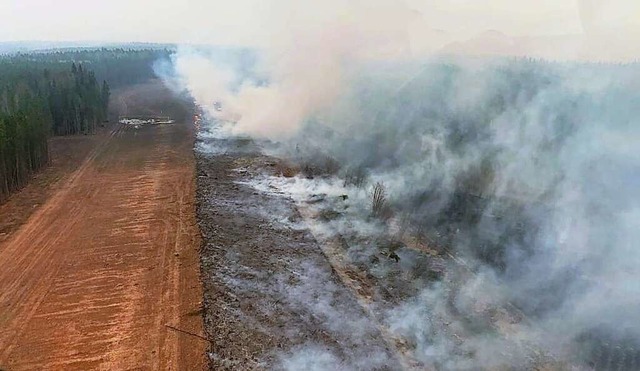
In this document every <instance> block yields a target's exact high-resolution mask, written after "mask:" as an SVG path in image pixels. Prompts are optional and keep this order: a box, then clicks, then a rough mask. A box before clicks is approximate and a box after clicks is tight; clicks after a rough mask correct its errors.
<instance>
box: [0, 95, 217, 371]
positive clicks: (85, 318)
mask: <svg viewBox="0 0 640 371" xmlns="http://www.w3.org/2000/svg"><path fill="white" fill-rule="evenodd" d="M114 95H115V96H116V99H117V100H119V101H120V104H116V105H114V106H115V107H116V108H118V109H119V110H120V111H119V113H121V114H151V113H153V114H161V113H162V114H173V111H180V110H179V108H181V107H180V105H179V104H177V103H175V102H173V101H172V100H171V97H170V93H169V92H167V91H166V90H164V89H163V88H162V86H161V85H159V84H157V83H153V84H147V85H144V86H138V87H136V88H134V89H129V90H127V91H124V92H119V93H117V94H114ZM182 109H183V110H182V111H180V112H186V109H184V107H182ZM160 111H162V112H160ZM186 116H187V115H186V114H184V115H183V116H182V117H180V118H181V120H180V121H178V123H177V124H174V125H159V126H144V127H141V128H140V129H138V130H135V129H133V128H130V127H125V126H123V125H115V126H113V127H111V128H110V130H109V131H108V132H106V133H105V134H104V135H102V136H100V135H99V136H96V137H95V138H94V139H92V140H95V141H96V143H94V144H95V145H94V146H93V147H92V149H91V150H89V151H88V155H87V156H86V158H85V159H84V160H83V161H82V162H81V164H80V165H79V167H77V169H76V170H75V171H71V172H70V174H69V175H68V176H67V177H64V178H63V179H60V180H57V181H56V182H55V185H53V186H51V187H52V188H51V190H50V194H48V193H45V194H46V195H47V197H46V199H44V200H43V201H42V202H43V203H42V205H41V206H39V207H35V208H34V210H33V211H28V212H27V211H24V209H20V207H18V206H15V205H14V206H15V208H14V209H11V210H13V212H14V213H15V215H29V216H28V218H27V219H26V221H24V222H23V223H12V224H11V225H15V226H14V227H11V228H9V227H8V228H7V232H5V233H7V235H6V238H5V239H4V240H2V241H0V264H1V268H2V269H0V287H2V290H1V291H0V369H5V368H6V369H9V370H31V369H64V370H69V369H79V370H80V369H81V370H86V369H132V368H134V369H188V370H194V369H202V368H205V367H206V360H205V350H206V347H207V345H208V343H207V341H205V340H203V339H201V338H199V337H197V336H193V335H190V334H187V333H185V332H189V333H193V334H197V335H200V334H202V317H201V310H200V308H201V298H202V291H201V284H200V280H199V261H198V249H199V245H200V242H199V238H198V235H199V234H198V231H197V226H196V222H195V214H194V196H195V184H194V159H193V154H192V149H191V148H192V143H193V134H192V132H191V125H190V124H187V123H186V122H185V121H184V119H185V117H186ZM48 189H49V188H48ZM24 191H27V189H25V190H24ZM24 191H23V192H24ZM11 202H12V200H10V201H9V203H11ZM36 204H37V203H36ZM18 209H20V210H22V211H20V210H18ZM6 210H10V209H9V208H8V207H7V208H3V209H0V211H2V215H1V219H2V220H3V221H4V220H5V218H8V215H9V214H5V212H6ZM25 213H26V214H25ZM12 215H13V214H12ZM16 220H20V218H16ZM20 224H21V225H20ZM18 225H19V227H18ZM176 329H177V330H176ZM180 330H183V331H185V332H181V331H180Z"/></svg>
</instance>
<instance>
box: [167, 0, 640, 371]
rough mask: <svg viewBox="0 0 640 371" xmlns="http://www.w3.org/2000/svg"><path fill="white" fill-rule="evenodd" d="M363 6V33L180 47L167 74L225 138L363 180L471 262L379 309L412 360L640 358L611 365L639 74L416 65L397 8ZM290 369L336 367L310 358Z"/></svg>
mask: <svg viewBox="0 0 640 371" xmlns="http://www.w3.org/2000/svg"><path fill="white" fill-rule="evenodd" d="M381 9H383V10H384V9H386V8H384V7H383V8H381ZM358 10H360V8H358ZM362 11H363V12H364V13H362V14H361V18H357V20H356V21H355V22H354V21H352V20H349V21H347V22H344V23H342V22H340V20H338V21H337V24H327V23H323V22H329V20H325V21H323V22H320V23H314V25H319V26H318V27H312V28H311V29H309V28H307V27H302V26H300V23H294V25H298V26H300V27H301V28H300V29H297V30H296V31H297V32H294V33H293V34H292V35H290V36H288V37H286V38H283V39H282V40H280V41H282V42H279V43H278V45H276V46H274V47H273V48H271V49H266V50H261V51H259V52H257V53H256V56H257V57H256V58H251V61H252V63H250V64H251V65H252V66H253V68H248V67H247V66H246V65H245V66H243V67H242V68H238V65H237V64H238V63H237V60H232V61H231V62H230V61H223V62H220V61H219V60H217V59H216V58H215V57H212V56H211V55H208V54H207V53H203V52H201V51H194V50H186V49H183V50H181V51H179V52H178V54H177V55H176V56H175V58H174V61H173V69H174V71H173V75H174V78H176V79H177V81H178V86H180V87H182V88H186V89H187V90H188V91H189V92H190V93H191V94H192V96H193V97H194V98H195V99H196V101H197V102H198V103H199V104H200V106H201V107H202V108H203V109H204V110H205V111H206V112H207V113H208V115H209V116H210V117H212V118H215V121H216V123H217V124H216V125H220V126H222V129H223V130H226V131H227V132H228V133H230V134H232V135H250V136H252V137H254V138H257V139H264V138H268V139H271V140H274V141H276V142H277V145H275V146H274V147H270V148H271V149H272V151H273V154H275V155H277V156H281V157H285V158H289V159H291V160H293V161H296V160H299V159H305V161H308V160H309V159H316V160H318V159H326V158H331V159H332V160H334V161H336V162H337V163H338V164H340V166H341V167H342V168H343V169H362V170H363V171H365V172H366V173H367V174H369V183H368V186H371V185H372V184H374V183H376V182H382V183H383V184H384V185H385V187H386V190H387V194H388V198H389V202H390V205H391V208H392V209H393V210H394V212H395V213H396V215H400V214H402V215H408V217H407V218H408V219H409V223H410V224H411V226H412V227H413V228H415V229H416V230H423V231H426V234H427V235H428V236H429V237H430V238H431V239H432V240H435V241H437V243H438V244H439V245H442V246H446V247H447V248H448V249H450V250H451V251H453V252H454V253H455V255H456V256H459V257H461V258H462V259H464V261H465V262H466V263H467V264H468V267H469V270H470V271H471V272H472V274H470V275H468V276H465V275H462V274H460V275H458V274H451V275H450V276H449V277H448V278H447V279H445V280H441V281H438V282H435V283H433V284H429V285H425V286H424V287H423V288H421V289H420V290H419V293H418V294H416V295H413V297H411V298H409V299H407V300H405V301H403V302H402V303H398V304H397V305H394V307H393V308H390V309H389V310H388V312H387V315H386V317H385V318H386V319H385V324H386V326H388V328H389V329H390V330H391V331H392V332H394V333H395V334H398V335H400V336H402V337H404V338H406V339H409V340H410V342H411V344H413V352H414V353H415V354H414V356H415V358H416V359H418V360H420V361H421V362H423V363H424V364H427V365H432V366H434V367H436V368H438V369H451V370H457V369H476V368H483V369H491V368H500V367H515V368H518V367H527V366H531V364H532V362H535V360H536V359H535V357H536V355H537V354H538V352H542V353H543V354H548V355H549V356H550V357H552V358H553V359H556V360H558V362H560V363H562V362H566V363H569V364H572V363H573V362H577V363H579V364H583V365H585V364H589V362H591V365H592V366H593V365H594V364H596V365H597V363H598V362H599V361H598V359H596V358H597V357H596V358H594V356H592V353H593V352H596V350H594V349H596V348H598V347H599V346H600V345H598V344H602V343H607V344H613V345H612V346H613V347H616V346H619V347H621V348H624V349H627V348H628V349H631V350H630V351H629V352H630V353H629V354H630V355H628V356H625V357H627V358H626V361H625V360H623V361H619V362H621V363H620V364H619V365H620V367H622V369H625V367H626V366H625V365H632V363H629V362H633V361H629V359H630V358H631V359H632V358H633V357H636V356H637V354H638V349H640V347H639V344H640V314H639V313H640V312H639V311H638V310H637V308H639V307H640V285H638V282H640V269H638V267H640V251H639V250H638V248H637V246H638V244H637V241H638V240H639V238H640V175H639V174H640V153H639V152H640V151H639V150H638V148H637V144H638V143H640V125H639V124H640V123H639V122H638V120H640V66H639V65H638V64H589V63H571V62H566V63H548V62H544V61H533V60H527V59H488V58H487V59H480V58H471V57H459V58H445V57H430V58H415V57H414V56H411V55H410V54H407V53H406V52H405V50H406V49H405V48H404V47H403V45H405V44H404V40H405V39H404V37H403V36H402V32H401V30H402V27H401V25H402V22H403V19H404V18H403V17H404V14H405V13H403V12H399V13H394V14H396V15H397V17H396V18H394V17H391V18H390V19H392V20H393V19H395V20H396V21H391V22H389V24H386V25H385V27H383V28H379V27H377V26H375V25H376V24H379V23H380V22H379V20H380V19H384V18H377V17H378V16H380V17H382V15H383V13H384V11H383V12H379V11H374V12H373V13H371V12H368V11H366V10H362ZM345 12H346V13H345V14H354V10H353V9H348V10H345ZM301 23H303V22H301ZM396 26H397V27H396ZM383 41H387V42H383ZM380 45H384V47H382V48H380V47H379V46H380ZM225 66H226V67H225ZM174 81H176V80H174ZM214 102H219V103H220V105H218V104H214ZM220 106H221V107H222V108H221V109H220ZM339 175H344V174H343V173H342V174H339ZM314 181H317V180H314ZM361 217H362V218H363V219H365V218H366V217H367V215H365V214H364V213H362V215H361ZM354 225H356V226H357V225H358V224H357V223H354ZM360 232H361V233H362V234H363V235H367V234H370V233H371V231H370V230H368V229H366V228H363V230H362V231H360ZM500 308H511V309H513V310H514V311H515V312H517V313H518V315H519V316H520V317H521V318H519V320H517V321H516V320H514V321H508V320H505V321H504V322H507V324H504V328H505V329H503V330H500V331H496V330H495V326H494V327H491V328H489V327H486V326H484V324H485V322H492V323H493V324H494V325H495V324H496V323H498V326H501V324H500V320H499V318H498V317H500V316H499V315H493V314H492V313H494V312H495V313H501V312H500V310H501V309H500ZM514 308H515V309H514ZM487 316H488V317H492V319H491V320H485V318H484V317H487ZM505 317H507V318H508V315H505ZM495 318H498V320H496V319H495ZM442 323H446V324H447V325H446V328H445V327H444V326H443V325H442ZM452 333H455V334H456V336H453V335H452ZM594 344H595V345H594ZM309 357H316V358H318V359H316V360H315V361H313V362H311V361H309ZM623 358H624V357H623ZM284 362H285V364H291V365H294V364H295V365H303V364H314V365H320V366H318V367H320V368H322V365H327V366H326V367H330V365H335V364H338V362H339V360H337V359H334V358H333V356H331V355H328V354H324V353H322V352H321V351H319V350H317V349H303V350H300V351H299V352H296V353H295V354H294V355H293V356H291V357H289V358H287V359H285V361H284ZM308 362H311V363H308ZM624 362H628V363H624ZM585 367H586V366H585ZM594 367H595V366H594ZM612 367H613V366H612Z"/></svg>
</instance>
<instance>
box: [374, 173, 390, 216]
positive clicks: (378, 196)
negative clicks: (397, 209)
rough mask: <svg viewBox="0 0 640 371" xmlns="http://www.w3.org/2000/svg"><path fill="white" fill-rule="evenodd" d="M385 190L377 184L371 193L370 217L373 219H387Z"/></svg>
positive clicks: (387, 208)
mask: <svg viewBox="0 0 640 371" xmlns="http://www.w3.org/2000/svg"><path fill="white" fill-rule="evenodd" d="M388 212H389V206H388V204H387V189H386V188H385V186H384V184H383V183H381V182H377V183H376V184H375V185H374V186H373V190H372V191H371V215H372V216H373V217H375V218H381V219H384V218H385V217H388V214H389V213H388Z"/></svg>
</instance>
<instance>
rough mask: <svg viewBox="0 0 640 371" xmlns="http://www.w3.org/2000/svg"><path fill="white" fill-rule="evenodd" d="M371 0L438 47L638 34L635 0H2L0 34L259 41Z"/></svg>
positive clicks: (414, 38)
mask: <svg viewBox="0 0 640 371" xmlns="http://www.w3.org/2000/svg"><path fill="white" fill-rule="evenodd" d="M385 7H386V8H388V9H384V8H385ZM373 8H380V9H384V11H383V12H382V13H390V14H395V16H398V17H400V18H402V19H405V18H406V22H405V23H406V28H407V33H408V37H409V39H411V42H412V43H414V44H415V45H420V46H421V47H427V48H431V49H433V48H438V47H441V46H443V45H446V44H448V43H450V42H452V41H464V40H466V39H469V38H473V37H476V36H477V35H478V34H481V33H483V32H486V31H488V30H492V31H498V32H500V33H503V34H506V35H509V36H512V37H523V36H534V37H537V36H545V35H580V34H587V35H596V36H597V35H609V36H608V37H614V36H612V35H616V36H615V37H617V38H620V37H622V38H630V39H633V40H638V39H640V37H638V36H640V1H638V0H536V1H531V0H371V1H366V0H324V1H320V0H316V1H309V0H306V1H305V0H302V1H295V0H224V1H221V0H214V1H206V0H180V1H177V0H108V1H105V0H90V1H87V0H0V14H3V15H5V17H3V20H2V22H1V23H0V41H24V40H38V41H107V42H114V41H115V42H123V41H135V42H171V43H210V44H223V45H247V46H260V45H265V44H269V43H270V42H271V40H272V39H274V32H287V31H286V30H287V27H289V25H290V23H292V22H293V23H295V22H296V20H299V21H300V22H301V23H302V22H306V23H310V24H314V23H316V24H319V25H331V22H332V20H333V19H343V20H344V19H345V18H357V17H358V16H359V15H360V14H368V13H366V12H368V11H369V10H371V9H373ZM384 22H385V21H384V20H383V19H381V20H380V23H384Z"/></svg>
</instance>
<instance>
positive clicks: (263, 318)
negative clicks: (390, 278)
mask: <svg viewBox="0 0 640 371" xmlns="http://www.w3.org/2000/svg"><path fill="white" fill-rule="evenodd" d="M209 144H210V145H212V146H215V147H217V148H218V149H220V150H219V151H217V153H218V154H217V155H207V154H202V153H200V154H198V161H197V168H198V178H197V189H198V192H197V200H198V219H199V224H200V229H201V231H202V234H203V240H204V244H203V249H202V253H201V263H202V277H203V282H204V289H205V301H204V303H205V327H206V329H207V333H208V336H209V338H210V340H211V351H210V353H209V356H210V360H211V369H215V370H222V369H278V368H290V369H303V368H307V367H312V366H315V367H321V368H324V369H372V370H375V369H377V370H391V369H398V360H397V359H396V358H395V357H394V355H393V352H392V351H391V350H390V349H389V345H388V344H387V343H385V341H384V339H383V337H382V336H381V335H380V333H379V332H378V331H377V330H376V326H375V325H374V324H373V323H372V320H371V319H370V318H369V317H368V316H367V315H366V313H365V312H364V310H363V309H362V308H361V307H360V306H359V304H358V302H357V300H356V298H355V297H354V296H353V295H352V293H351V292H350V291H349V289H348V288H346V287H345V286H344V285H343V284H342V282H341V281H340V279H339V278H338V276H337V275H336V273H335V272H334V271H333V270H332V267H331V265H330V264H329V262H328V261H327V258H326V257H325V256H324V255H323V252H322V250H321V248H320V247H319V246H318V244H317V242H316V240H315V239H314V238H313V236H312V235H311V233H310V232H309V230H308V229H307V228H306V227H305V225H304V223H303V222H302V220H301V217H300V215H299V214H298V212H297V211H296V208H295V206H294V204H293V202H292V201H291V200H289V199H286V198H282V197H274V196H270V195H267V194H264V193H259V192H256V191H255V190H254V189H252V188H251V187H249V186H247V185H245V184H241V182H242V181H243V180H246V179H247V177H249V176H250V175H249V173H248V172H247V171H246V169H244V168H243V165H244V164H246V163H250V162H256V161H262V162H263V163H264V166H265V167H270V166H273V165H274V163H273V162H269V159H266V158H262V157H261V155H259V154H258V153H256V152H255V150H254V148H252V144H251V143H250V142H243V141H238V140H212V141H210V143H209ZM303 349H304V350H303ZM301 350H302V351H301Z"/></svg>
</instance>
